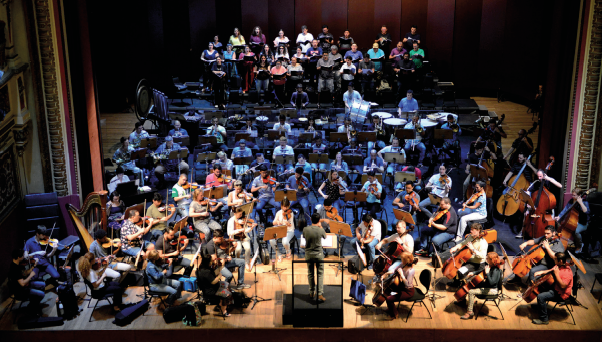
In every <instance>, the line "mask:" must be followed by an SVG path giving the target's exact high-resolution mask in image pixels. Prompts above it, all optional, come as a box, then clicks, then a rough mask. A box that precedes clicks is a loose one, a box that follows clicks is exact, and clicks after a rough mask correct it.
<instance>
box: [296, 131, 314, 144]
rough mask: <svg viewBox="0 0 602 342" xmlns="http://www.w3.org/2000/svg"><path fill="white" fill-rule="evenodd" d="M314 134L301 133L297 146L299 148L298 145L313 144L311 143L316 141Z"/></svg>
mask: <svg viewBox="0 0 602 342" xmlns="http://www.w3.org/2000/svg"><path fill="white" fill-rule="evenodd" d="M314 136H315V135H314V133H307V132H305V133H301V134H299V138H298V139H297V146H299V145H298V144H301V143H306V144H311V142H312V141H313V139H314Z"/></svg>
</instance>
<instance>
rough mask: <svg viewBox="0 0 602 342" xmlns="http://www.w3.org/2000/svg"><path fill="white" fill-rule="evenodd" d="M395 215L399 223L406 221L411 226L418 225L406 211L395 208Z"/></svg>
mask: <svg viewBox="0 0 602 342" xmlns="http://www.w3.org/2000/svg"><path fill="white" fill-rule="evenodd" d="M393 215H395V218H396V219H397V220H398V221H405V222H406V223H407V224H410V225H412V226H414V225H416V223H415V222H414V218H412V214H410V213H409V212H407V211H405V210H401V209H395V208H393Z"/></svg>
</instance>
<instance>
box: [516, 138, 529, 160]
mask: <svg viewBox="0 0 602 342" xmlns="http://www.w3.org/2000/svg"><path fill="white" fill-rule="evenodd" d="M521 140H522V138H517V139H516V140H514V142H512V148H514V149H515V150H516V151H514V154H515V155H518V154H519V153H522V154H523V155H524V156H525V157H527V156H528V155H529V154H530V153H531V151H533V147H531V148H529V146H527V144H525V143H524V142H521ZM527 142H528V143H529V145H531V146H533V140H531V138H529V137H527Z"/></svg>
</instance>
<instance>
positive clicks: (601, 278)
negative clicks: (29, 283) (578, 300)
mask: <svg viewBox="0 0 602 342" xmlns="http://www.w3.org/2000/svg"><path fill="white" fill-rule="evenodd" d="M596 281H597V282H598V283H600V284H602V273H596V274H595V276H594V283H593V284H592V289H591V290H589V292H590V293H591V294H592V295H593V293H594V286H596ZM601 299H602V295H600V296H599V297H598V304H599V303H600V300H601Z"/></svg>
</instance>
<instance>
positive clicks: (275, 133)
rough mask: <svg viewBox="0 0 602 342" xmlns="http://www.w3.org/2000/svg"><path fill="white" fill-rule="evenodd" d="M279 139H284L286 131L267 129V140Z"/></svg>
mask: <svg viewBox="0 0 602 342" xmlns="http://www.w3.org/2000/svg"><path fill="white" fill-rule="evenodd" d="M280 137H286V131H281V130H279V129H268V139H269V140H278V139H280Z"/></svg>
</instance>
